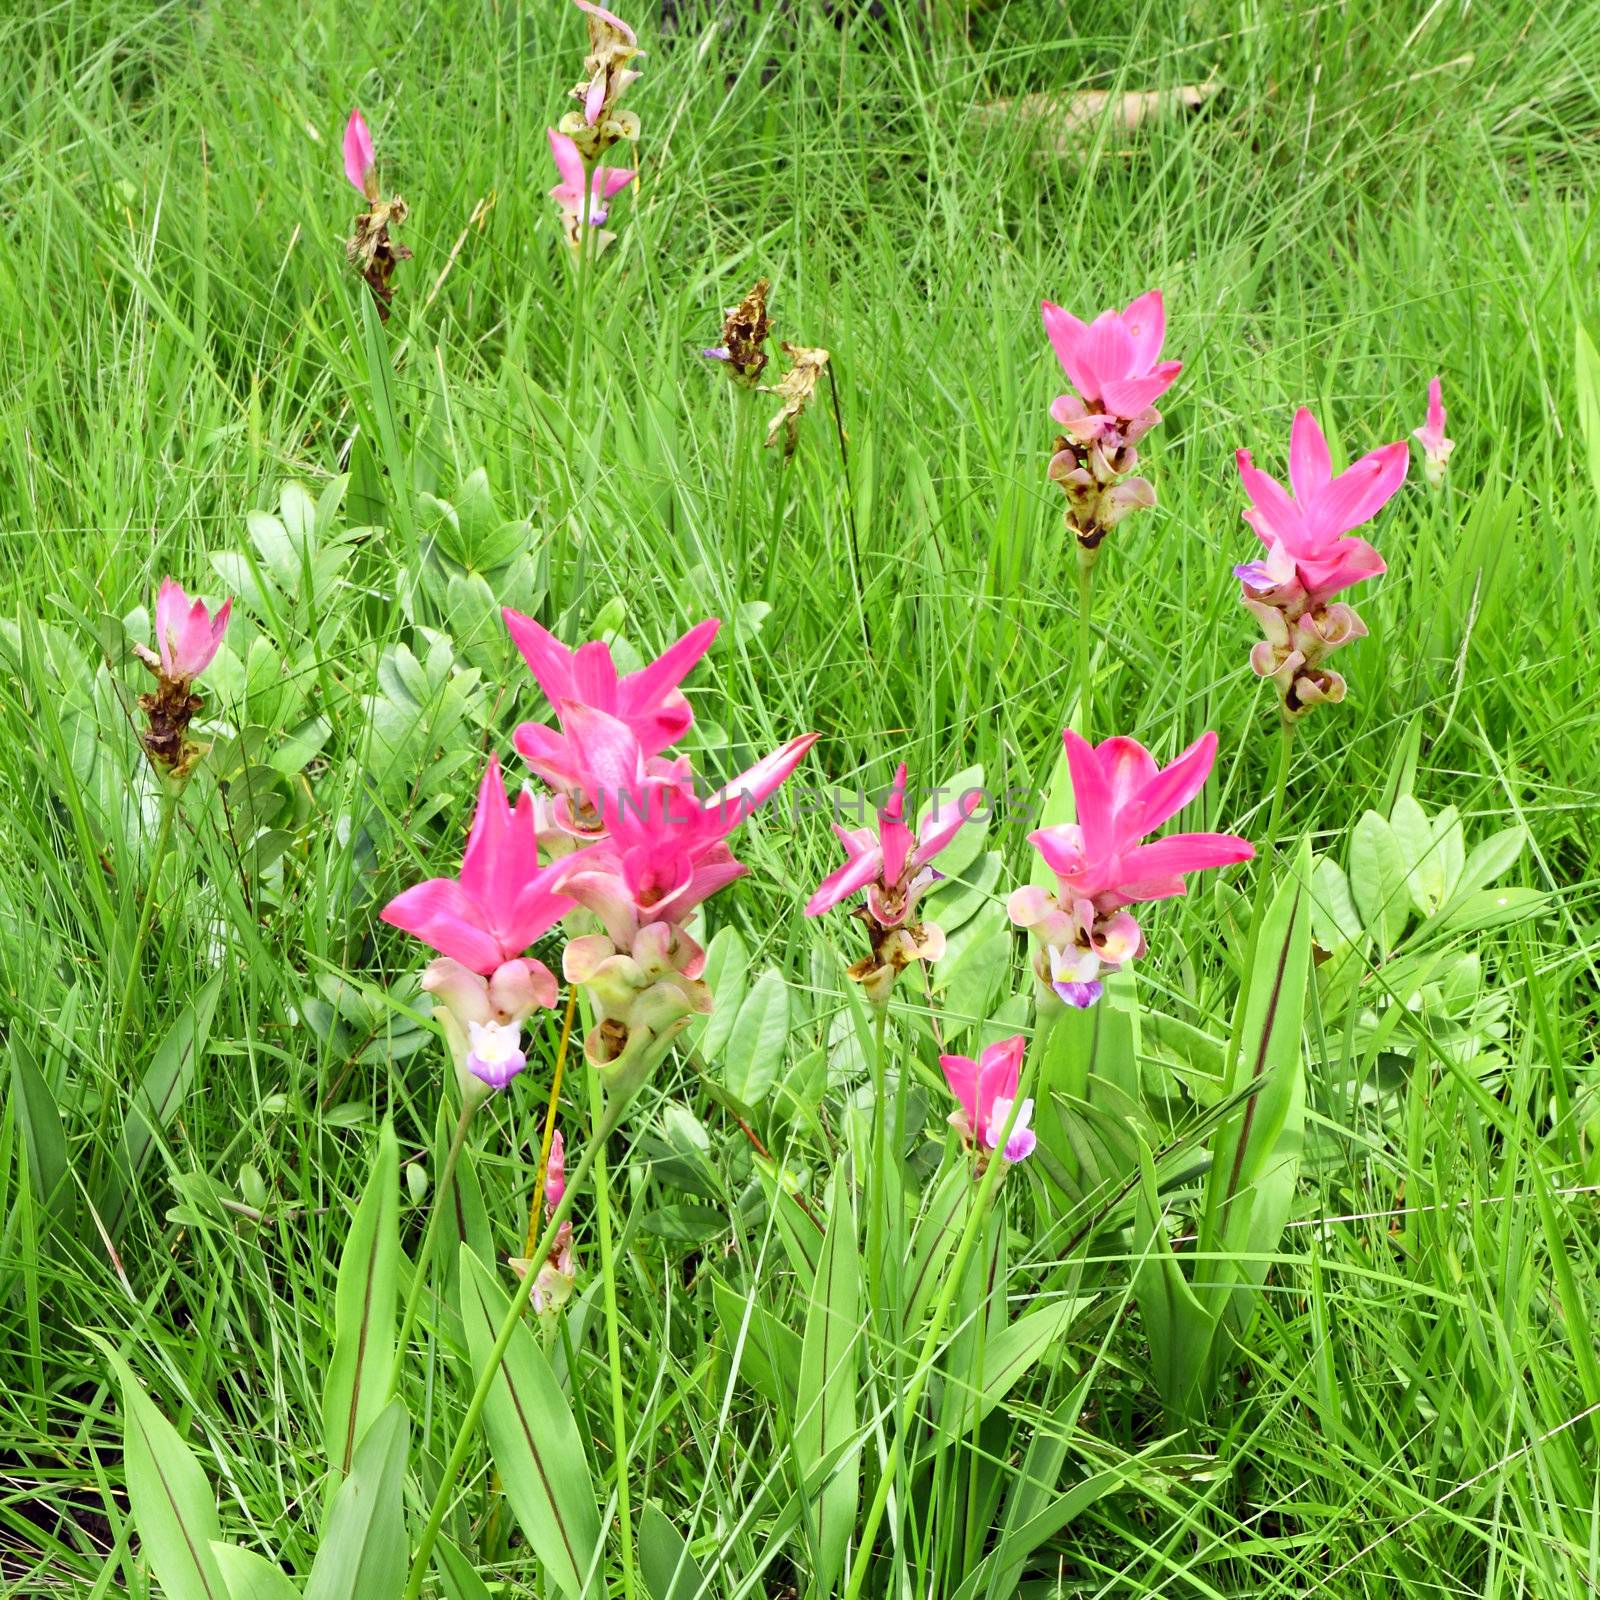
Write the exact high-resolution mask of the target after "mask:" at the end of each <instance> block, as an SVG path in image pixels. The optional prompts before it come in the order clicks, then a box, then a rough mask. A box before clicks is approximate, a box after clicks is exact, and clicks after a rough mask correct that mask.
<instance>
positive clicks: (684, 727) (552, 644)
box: [501, 606, 722, 835]
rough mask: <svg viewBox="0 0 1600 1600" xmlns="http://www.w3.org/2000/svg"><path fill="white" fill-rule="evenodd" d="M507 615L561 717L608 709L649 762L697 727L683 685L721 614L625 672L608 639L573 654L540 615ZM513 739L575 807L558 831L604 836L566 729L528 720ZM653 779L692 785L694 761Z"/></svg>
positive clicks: (569, 807)
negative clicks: (567, 710) (571, 711)
mask: <svg viewBox="0 0 1600 1600" xmlns="http://www.w3.org/2000/svg"><path fill="white" fill-rule="evenodd" d="M501 615H502V616H503V617H504V618H505V624H506V628H507V630H508V631H509V632H510V634H511V638H512V642H513V643H514V644H515V645H516V647H517V649H518V650H519V651H521V652H522V659H523V660H524V661H526V662H527V664H528V670H529V671H530V672H532V674H533V676H534V679H535V681H536V682H537V683H538V685H539V687H540V688H541V689H542V690H543V691H544V694H545V698H546V699H547V700H548V701H549V702H550V704H551V705H552V706H554V707H555V708H556V714H557V717H558V718H560V717H561V715H562V708H563V707H565V706H587V707H589V708H590V709H592V710H595V711H603V712H605V713H606V714H607V715H608V716H611V717H615V718H617V719H618V720H619V721H621V722H622V723H623V724H624V725H625V726H626V727H627V728H628V730H629V732H630V733H632V735H633V736H634V738H635V739H636V740H637V741H638V743H639V746H640V749H641V751H642V753H643V754H644V755H645V756H646V757H648V758H653V757H656V756H658V755H659V754H660V753H661V751H663V750H665V749H666V748H667V746H668V745H670V744H672V743H674V742H675V741H676V740H678V739H681V738H682V737H683V736H684V734H685V733H687V732H688V731H689V728H690V726H691V725H692V724H693V722H694V710H693V708H692V707H691V706H690V704H689V702H688V700H687V699H686V698H685V696H684V694H683V691H682V690H681V689H680V688H679V687H678V686H679V684H681V683H682V682H683V680H684V679H685V678H686V677H688V675H689V673H690V672H691V671H692V670H693V669H694V667H695V664H696V663H697V662H698V661H699V660H700V658H701V657H702V656H703V655H704V654H705V653H706V651H707V650H709V649H710V648H711V641H712V640H713V639H715V638H716V636H717V629H718V628H720V627H721V626H722V624H721V622H720V621H719V620H718V619H717V618H716V617H709V618H707V620H706V621H704V622H701V623H698V624H697V625H696V626H695V627H693V628H691V629H690V630H689V631H688V632H687V633H686V634H684V636H683V637H682V638H681V639H679V640H678V641H677V642H676V643H675V644H672V645H669V646H668V647H667V648H666V649H665V650H664V651H662V653H661V654H660V655H659V656H658V657H657V658H656V659H655V660H654V661H652V662H651V663H650V665H649V666H647V667H642V668H641V669H640V670H639V671H638V672H630V673H628V674H626V675H622V674H620V673H618V671H617V665H616V662H615V661H614V660H613V658H612V655H611V646H610V645H608V644H606V643H605V641H604V640H601V639H592V640H590V641H589V643H588V644H584V645H580V646H579V647H578V648H577V649H576V650H569V649H568V648H567V647H566V646H565V645H564V644H562V643H561V641H560V640H559V639H557V638H556V636H555V635H554V634H553V633H551V632H550V631H549V630H548V629H547V628H544V627H541V626H540V625H539V623H537V622H535V621H534V619H533V618H532V617H528V616H524V615H523V614H522V613H521V612H520V611H513V610H512V609H511V608H510V607H509V606H508V607H506V608H505V609H504V610H503V611H502V612H501ZM512 737H513V741H514V743H515V744H516V747H517V750H518V751H519V752H520V753H521V755H522V758H523V759H524V760H525V761H526V762H527V763H528V765H529V766H530V767H531V768H532V769H533V771H534V772H536V773H537V774H538V775H539V776H540V777H541V778H543V779H544V781H545V782H546V783H548V784H549V785H550V786H551V788H553V789H554V790H555V791H556V793H557V795H558V796H560V797H563V798H564V799H565V800H566V802H567V803H566V805H565V806H564V807H561V808H558V810H557V811H556V812H555V813H554V814H553V816H552V819H551V820H552V821H554V822H555V824H556V825H557V826H566V825H569V824H570V825H571V831H575V832H578V833H588V834H591V835H592V834H593V833H594V832H596V831H597V830H598V828H599V825H600V819H599V815H598V813H597V812H594V810H593V808H592V807H590V806H589V805H588V802H587V799H586V791H587V783H586V779H587V773H586V771H585V768H584V765H583V760H582V757H581V755H580V754H579V753H578V751H577V750H576V749H575V747H574V745H573V742H572V740H571V739H570V738H569V737H568V734H567V732H566V730H565V726H564V725H563V727H562V728H550V727H546V726H545V725H544V724H543V723H539V722H524V723H520V724H519V725H518V727H517V730H516V732H515V734H514V735H513V736H512ZM652 775H654V776H659V777H666V776H674V777H679V778H681V779H683V780H684V781H687V779H688V776H689V773H688V768H687V764H686V763H676V764H671V765H667V764H663V765H662V766H661V767H658V768H653V769H652ZM586 813H587V814H586ZM563 818H564V819H565V821H563Z"/></svg>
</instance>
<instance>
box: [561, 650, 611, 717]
mask: <svg viewBox="0 0 1600 1600" xmlns="http://www.w3.org/2000/svg"><path fill="white" fill-rule="evenodd" d="M617 682H618V680H617V664H616V662H615V661H613V660H612V659H611V646H610V645H608V644H607V643H606V642H605V640H603V639H591V640H589V641H588V643H587V644H581V645H579V646H578V648H577V651H576V652H575V653H574V655H573V657H572V687H571V689H570V691H569V696H568V697H569V698H570V699H572V700H574V701H577V702H578V703H580V704H582V705H586V706H593V707H594V709H595V710H596V711H609V712H612V713H614V714H615V713H617V712H618V711H619V709H620V708H619V706H618V704H617Z"/></svg>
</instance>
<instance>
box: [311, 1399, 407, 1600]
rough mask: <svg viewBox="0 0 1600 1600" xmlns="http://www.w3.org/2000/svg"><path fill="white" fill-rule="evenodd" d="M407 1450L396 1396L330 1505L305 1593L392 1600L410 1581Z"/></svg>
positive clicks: (314, 1598)
mask: <svg viewBox="0 0 1600 1600" xmlns="http://www.w3.org/2000/svg"><path fill="white" fill-rule="evenodd" d="M409 1453H410V1423H409V1420H408V1418H407V1417H406V1410H405V1406H404V1405H403V1404H402V1403H401V1402H400V1401H399V1400H391V1401H390V1402H389V1404H388V1405H387V1406H385V1407H384V1409H383V1410H382V1411H381V1412H380V1413H379V1415H378V1418H377V1420H376V1421H375V1422H373V1424H372V1426H371V1427H369V1428H368V1429H367V1430H366V1432H365V1433H364V1434H363V1435H362V1437H361V1443H360V1445H359V1446H358V1447H357V1449H356V1453H355V1458H354V1460H352V1462H351V1463H350V1474H349V1476H348V1477H347V1478H346V1479H345V1480H344V1482H343V1483H341V1484H340V1485H339V1492H338V1493H337V1494H335V1495H334V1497H333V1503H332V1504H331V1505H330V1506H329V1508H328V1515H327V1517H326V1519H325V1520H324V1522H323V1526H322V1537H321V1538H320V1539H319V1540H318V1543H317V1558H316V1560H315V1561H314V1562H313V1563H312V1564H311V1576H310V1577H309V1578H307V1579H306V1594H305V1600H394V1597H395V1596H396V1595H397V1594H399V1593H400V1591H401V1589H402V1588H403V1587H404V1586H405V1581H406V1571H407V1568H408V1567H409V1565H410V1555H411V1541H410V1539H409V1537H408V1536H407V1533H406V1518H405V1483H406V1460H407V1457H408V1455H409Z"/></svg>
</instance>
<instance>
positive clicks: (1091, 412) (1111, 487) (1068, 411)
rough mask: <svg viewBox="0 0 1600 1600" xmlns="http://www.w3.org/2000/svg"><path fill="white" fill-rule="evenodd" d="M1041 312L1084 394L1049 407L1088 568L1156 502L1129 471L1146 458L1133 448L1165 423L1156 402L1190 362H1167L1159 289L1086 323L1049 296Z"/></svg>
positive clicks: (1062, 479)
mask: <svg viewBox="0 0 1600 1600" xmlns="http://www.w3.org/2000/svg"><path fill="white" fill-rule="evenodd" d="M1041 310H1042V313H1043V316H1044V328H1045V333H1046V334H1047V335H1048V336H1049V339H1050V343H1051V345H1052V346H1053V347H1054V349H1055V352H1056V357H1057V359H1058V360H1059V361H1060V362H1061V365H1062V368H1063V370H1064V371H1065V372H1066V374H1067V377H1068V379H1069V380H1070V381H1071V383H1072V386H1073V387H1074V388H1075V389H1076V390H1077V391H1078V392H1077V393H1076V394H1064V395H1059V396H1057V398H1056V400H1055V401H1054V403H1053V404H1052V405H1051V407H1050V415H1051V416H1052V417H1053V418H1054V419H1055V421H1056V422H1057V423H1059V424H1060V426H1061V428H1062V429H1063V433H1062V435H1061V437H1059V438H1058V439H1057V440H1056V448H1055V453H1054V455H1052V456H1051V458H1050V466H1049V476H1050V480H1051V481H1052V482H1053V483H1058V484H1060V485H1061V488H1062V490H1063V492H1064V493H1065V494H1066V497H1067V509H1066V521H1067V526H1068V527H1069V528H1071V529H1072V531H1073V534H1074V536H1075V537H1076V539H1077V541H1078V548H1079V552H1080V559H1081V560H1082V561H1083V562H1084V563H1085V564H1086V565H1087V564H1089V563H1092V562H1093V560H1094V557H1095V552H1096V551H1097V550H1098V549H1099V547H1100V542H1101V540H1103V539H1104V538H1105V536H1106V534H1107V533H1109V532H1110V530H1111V529H1112V528H1114V527H1115V526H1116V525H1117V524H1118V523H1119V522H1120V521H1121V520H1122V519H1123V518H1124V517H1125V516H1127V515H1128V513H1129V512H1130V511H1137V510H1141V509H1144V508H1146V507H1149V506H1153V505H1154V504H1155V503H1156V492H1155V490H1154V489H1153V488H1152V487H1151V485H1150V483H1149V481H1148V480H1147V479H1144V478H1138V477H1131V476H1129V474H1131V473H1132V472H1133V469H1134V468H1135V467H1136V466H1137V465H1138V461H1139V457H1138V452H1137V450H1136V449H1135V448H1134V447H1135V446H1136V445H1137V444H1138V443H1139V441H1140V440H1141V439H1143V438H1144V436H1145V435H1146V434H1147V433H1149V431H1150V430H1151V429H1152V428H1153V427H1155V426H1156V424H1157V423H1158V422H1160V421H1161V413H1160V412H1159V411H1157V410H1156V409H1155V402H1156V401H1157V400H1158V399H1159V398H1160V397H1161V396H1162V395H1163V394H1165V393H1166V391H1167V390H1168V389H1169V388H1170V387H1171V386H1172V383H1173V382H1174V380H1175V379H1176V378H1177V376H1178V374H1179V373H1180V372H1181V371H1182V370H1183V364H1182V362H1179V361H1162V360H1161V359H1160V356H1161V342H1162V340H1163V339H1164V338H1165V337H1166V330H1167V313H1166V307H1165V305H1164V304H1163V302H1162V299H1161V291H1160V290H1159V289H1152V290H1150V291H1149V292H1148V293H1147V294H1142V295H1140V296H1139V297H1138V299H1136V300H1134V301H1133V302H1132V303H1131V304H1130V305H1129V306H1128V308H1127V310H1126V311H1103V312H1101V314H1100V315H1099V316H1098V317H1096V318H1095V319H1094V321H1093V322H1092V323H1087V324H1086V323H1082V322H1080V321H1079V320H1078V319H1077V318H1076V317H1075V316H1073V315H1072V314H1071V312H1069V311H1064V310H1062V308H1061V307H1060V306H1058V305H1055V304H1053V303H1052V302H1050V301H1049V300H1046V301H1044V302H1043V303H1042V305H1041Z"/></svg>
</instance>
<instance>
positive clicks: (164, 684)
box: [133, 578, 233, 784]
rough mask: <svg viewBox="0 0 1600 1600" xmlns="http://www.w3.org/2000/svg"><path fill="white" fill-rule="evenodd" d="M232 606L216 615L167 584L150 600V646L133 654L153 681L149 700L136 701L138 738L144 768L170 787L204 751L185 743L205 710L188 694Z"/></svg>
mask: <svg viewBox="0 0 1600 1600" xmlns="http://www.w3.org/2000/svg"><path fill="white" fill-rule="evenodd" d="M232 610H233V601H232V600H227V601H225V602H224V603H223V604H222V606H221V607H219V608H218V609H217V610H216V611H214V612H213V611H209V610H207V608H206V605H205V602H204V601H202V600H197V599H194V598H192V597H191V596H189V595H187V594H185V593H184V592H183V589H182V588H181V587H180V585H179V584H178V583H176V582H175V581H174V580H173V579H171V578H166V579H164V580H163V581H162V584H161V590H160V593H159V594H158V595H157V597H156V645H157V648H156V649H154V650H152V649H150V648H149V646H147V645H143V644H138V643H136V644H135V645H134V647H133V653H134V655H135V656H137V657H138V658H139V660H140V662H142V663H143V665H144V666H145V667H146V668H147V669H148V671H149V672H150V675H151V676H152V677H153V678H154V679H155V680H156V689H155V693H154V694H142V695H140V696H139V709H140V710H141V711H142V712H144V715H145V724H146V726H145V731H144V733H143V734H142V735H141V736H140V743H141V744H143V746H144V751H145V754H146V755H147V756H148V757H149V758H150V764H151V765H152V766H153V767H154V768H155V769H156V771H157V772H158V773H160V774H161V775H162V776H163V777H165V778H167V779H168V780H170V781H171V782H173V783H174V784H182V783H184V782H185V781H187V779H188V777H189V774H190V773H191V772H192V771H193V769H194V765H195V763H196V762H197V761H198V760H199V759H200V757H201V756H203V755H204V754H205V751H206V747H205V746H204V745H197V744H194V743H192V742H191V741H190V739H189V724H190V723H191V722H192V721H193V720H194V717H195V713H196V712H198V711H199V710H200V708H201V707H202V706H203V705H204V704H205V702H204V701H203V700H201V698H200V696H199V695H197V694H195V693H194V687H193V686H194V680H195V679H196V678H198V677H199V676H200V674H201V673H202V672H204V671H205V669H206V668H207V667H209V666H210V665H211V663H212V660H213V659H214V658H215V656H216V653H217V651H218V649H219V648H220V647H221V645H222V636H223V634H224V633H226V632H227V629H228V617H229V614H230V613H231V612H232Z"/></svg>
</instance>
